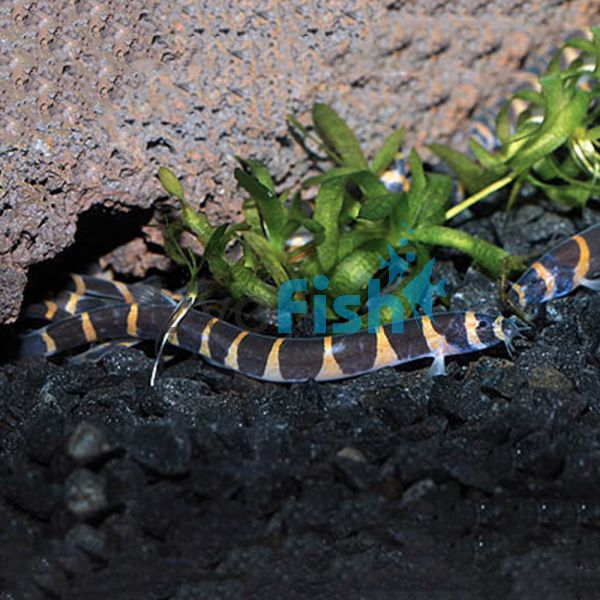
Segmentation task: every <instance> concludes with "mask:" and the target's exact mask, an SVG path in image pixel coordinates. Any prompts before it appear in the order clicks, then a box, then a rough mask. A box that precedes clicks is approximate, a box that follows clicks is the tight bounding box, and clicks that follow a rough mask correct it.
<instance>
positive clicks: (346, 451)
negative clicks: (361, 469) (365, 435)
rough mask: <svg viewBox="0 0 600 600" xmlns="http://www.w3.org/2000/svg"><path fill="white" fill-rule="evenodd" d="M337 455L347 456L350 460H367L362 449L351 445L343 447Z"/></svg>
mask: <svg viewBox="0 0 600 600" xmlns="http://www.w3.org/2000/svg"><path fill="white" fill-rule="evenodd" d="M336 456H337V457H338V458H347V459H348V460H352V461H354V462H362V463H366V462H367V460H366V458H365V455H364V454H363V453H362V452H361V451H360V450H357V449H356V448H351V447H350V446H346V447H345V448H342V449H341V450H340V451H339V452H338V453H337V455H336Z"/></svg>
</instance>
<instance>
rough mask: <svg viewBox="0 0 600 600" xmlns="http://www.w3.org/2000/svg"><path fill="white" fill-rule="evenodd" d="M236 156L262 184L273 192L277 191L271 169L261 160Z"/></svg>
mask: <svg viewBox="0 0 600 600" xmlns="http://www.w3.org/2000/svg"><path fill="white" fill-rule="evenodd" d="M235 158H236V159H237V161H238V162H239V163H240V164H241V165H242V167H244V169H245V170H246V171H247V172H249V173H250V175H252V176H253V177H254V178H255V179H257V180H258V182H259V183H260V184H262V185H264V186H265V187H266V188H267V189H268V190H269V191H271V192H272V193H273V194H274V193H275V184H274V183H273V179H272V178H271V174H270V173H269V169H267V167H266V165H265V164H264V163H262V162H261V161H260V160H255V159H252V158H242V157H241V156H236V157H235Z"/></svg>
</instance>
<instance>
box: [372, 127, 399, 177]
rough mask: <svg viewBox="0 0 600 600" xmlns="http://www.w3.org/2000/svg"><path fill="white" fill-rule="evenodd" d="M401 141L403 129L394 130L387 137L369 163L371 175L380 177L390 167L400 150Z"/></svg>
mask: <svg viewBox="0 0 600 600" xmlns="http://www.w3.org/2000/svg"><path fill="white" fill-rule="evenodd" d="M403 139H404V127H401V128H400V129H396V131H393V132H392V133H390V135H388V136H387V138H386V139H385V141H384V142H383V144H382V145H381V148H380V149H379V151H378V152H377V154H376V155H375V158H374V159H373V160H372V162H371V170H372V171H373V173H376V174H377V175H381V174H382V173H383V171H384V170H385V169H387V168H388V167H389V166H390V164H391V163H392V161H393V160H394V158H395V157H396V154H397V153H398V150H399V149H400V146H401V144H402V140H403Z"/></svg>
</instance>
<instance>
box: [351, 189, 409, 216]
mask: <svg viewBox="0 0 600 600" xmlns="http://www.w3.org/2000/svg"><path fill="white" fill-rule="evenodd" d="M405 195H406V194H405V193H404V192H388V193H387V194H382V195H381V196H373V197H372V198H367V199H366V200H365V201H364V202H363V203H362V205H361V207H360V212H359V213H358V216H359V217H360V218H361V219H366V220H367V221H381V220H382V219H385V218H387V217H388V216H389V215H390V214H391V212H392V210H394V206H396V205H397V204H398V203H400V202H403V201H405Z"/></svg>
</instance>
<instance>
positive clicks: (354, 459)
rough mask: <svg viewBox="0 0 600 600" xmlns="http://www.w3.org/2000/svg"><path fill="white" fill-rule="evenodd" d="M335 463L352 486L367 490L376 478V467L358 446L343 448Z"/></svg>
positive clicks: (347, 482)
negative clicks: (368, 460)
mask: <svg viewBox="0 0 600 600" xmlns="http://www.w3.org/2000/svg"><path fill="white" fill-rule="evenodd" d="M334 465H335V466H336V468H337V469H338V471H339V472H340V474H341V475H342V477H343V479H344V481H345V482H346V484H347V485H349V486H350V487H352V488H354V489H357V490H367V489H369V488H370V487H371V486H372V485H373V484H374V483H375V479H376V476H377V474H376V472H375V468H374V467H373V466H371V465H370V464H369V463H368V462H367V460H366V458H365V457H364V455H363V453H362V452H361V451H360V450H357V449H356V448H351V447H348V446H347V447H345V448H342V449H341V450H340V451H339V452H338V453H337V455H336V457H335V460H334Z"/></svg>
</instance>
